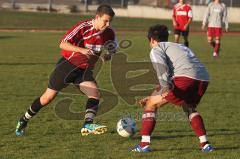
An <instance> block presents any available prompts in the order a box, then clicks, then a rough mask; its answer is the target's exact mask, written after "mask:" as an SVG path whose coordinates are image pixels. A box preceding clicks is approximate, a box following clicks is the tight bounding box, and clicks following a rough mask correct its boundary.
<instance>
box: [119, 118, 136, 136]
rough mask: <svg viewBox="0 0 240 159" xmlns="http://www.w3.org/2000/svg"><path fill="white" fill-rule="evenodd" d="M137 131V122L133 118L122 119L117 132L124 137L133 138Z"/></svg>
mask: <svg viewBox="0 0 240 159" xmlns="http://www.w3.org/2000/svg"><path fill="white" fill-rule="evenodd" d="M136 130H137V127H136V122H135V120H134V119H132V118H129V117H127V118H122V119H120V120H119V121H118V123H117V132H118V134H119V135H120V136H122V137H130V136H133V135H134V134H135V132H136Z"/></svg>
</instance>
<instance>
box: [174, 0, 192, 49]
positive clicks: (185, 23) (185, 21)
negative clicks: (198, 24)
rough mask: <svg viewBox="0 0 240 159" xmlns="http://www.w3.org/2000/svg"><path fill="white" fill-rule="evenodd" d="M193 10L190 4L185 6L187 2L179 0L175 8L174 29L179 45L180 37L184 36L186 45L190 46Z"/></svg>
mask: <svg viewBox="0 0 240 159" xmlns="http://www.w3.org/2000/svg"><path fill="white" fill-rule="evenodd" d="M192 17H193V14H192V9H191V7H190V5H189V4H185V0H179V1H178V3H177V4H175V5H174V7H173V16H172V21H173V27H174V37H175V42H176V43H179V39H180V35H181V34H182V36H183V39H184V45H185V46H187V47H188V46H189V42H188V35H189V24H190V23H191V21H192Z"/></svg>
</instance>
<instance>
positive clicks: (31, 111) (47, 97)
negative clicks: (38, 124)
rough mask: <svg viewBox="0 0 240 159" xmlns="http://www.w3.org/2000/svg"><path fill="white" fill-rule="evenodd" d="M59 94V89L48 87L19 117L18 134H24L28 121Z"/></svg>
mask: <svg viewBox="0 0 240 159" xmlns="http://www.w3.org/2000/svg"><path fill="white" fill-rule="evenodd" d="M56 95H57V91H55V90H52V89H50V88H47V89H46V91H45V92H44V93H43V94H42V95H41V96H40V97H38V98H37V99H35V100H34V101H33V103H32V104H31V105H30V107H29V108H28V109H27V111H26V112H25V114H24V115H23V116H22V117H21V118H20V119H19V121H18V124H17V127H16V135H17V136H22V135H23V134H24V129H25V128H26V126H27V123H28V121H29V120H30V119H31V118H32V117H33V116H35V115H36V114H37V113H38V112H39V111H40V109H42V108H43V107H44V106H46V105H48V104H49V103H50V102H51V101H52V100H53V99H54V98H55V97H56Z"/></svg>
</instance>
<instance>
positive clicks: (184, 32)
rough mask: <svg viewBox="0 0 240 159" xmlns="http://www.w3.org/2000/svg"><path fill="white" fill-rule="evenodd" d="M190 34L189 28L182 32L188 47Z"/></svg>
mask: <svg viewBox="0 0 240 159" xmlns="http://www.w3.org/2000/svg"><path fill="white" fill-rule="evenodd" d="M188 35H189V28H188V29H187V30H185V31H183V32H182V36H183V40H184V45H185V46H187V47H189V41H188Z"/></svg>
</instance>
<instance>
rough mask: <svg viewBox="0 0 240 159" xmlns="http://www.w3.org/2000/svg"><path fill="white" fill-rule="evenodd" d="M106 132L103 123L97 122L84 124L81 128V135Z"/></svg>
mask: <svg viewBox="0 0 240 159" xmlns="http://www.w3.org/2000/svg"><path fill="white" fill-rule="evenodd" d="M106 132H107V127H106V126H105V125H99V124H84V126H83V128H82V129H81V134H82V136H87V135H89V134H94V135H99V134H104V133H106Z"/></svg>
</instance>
